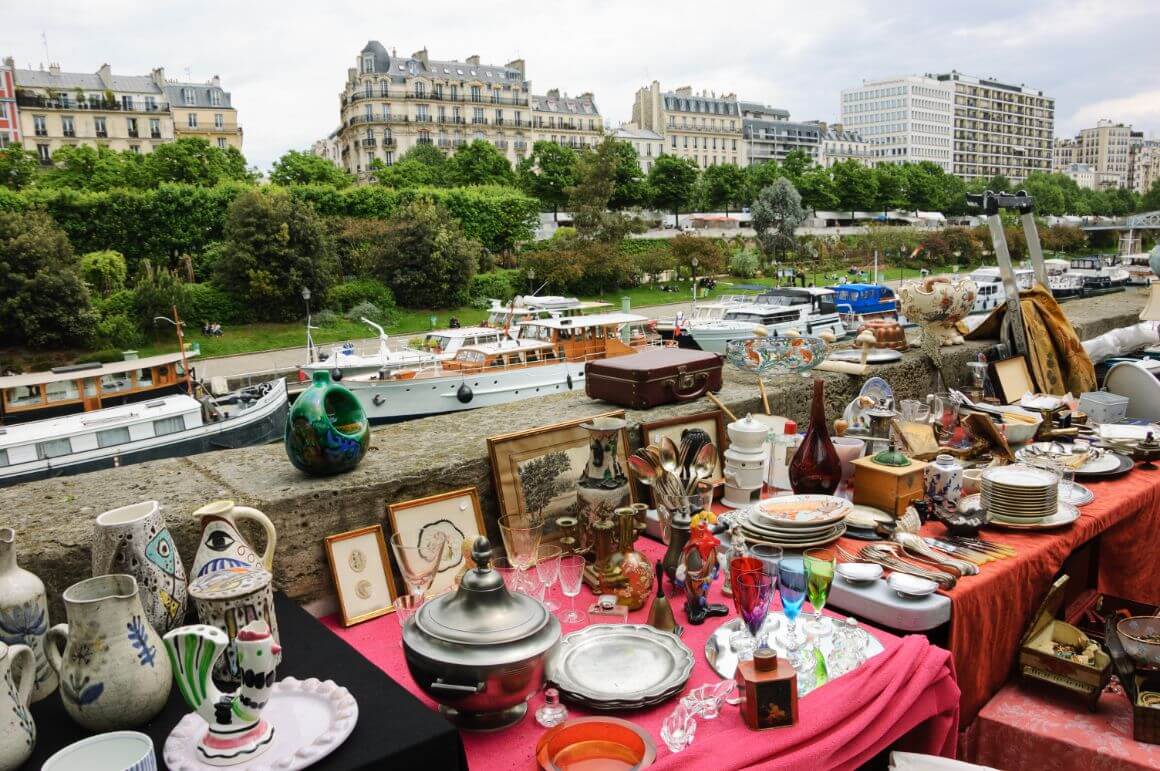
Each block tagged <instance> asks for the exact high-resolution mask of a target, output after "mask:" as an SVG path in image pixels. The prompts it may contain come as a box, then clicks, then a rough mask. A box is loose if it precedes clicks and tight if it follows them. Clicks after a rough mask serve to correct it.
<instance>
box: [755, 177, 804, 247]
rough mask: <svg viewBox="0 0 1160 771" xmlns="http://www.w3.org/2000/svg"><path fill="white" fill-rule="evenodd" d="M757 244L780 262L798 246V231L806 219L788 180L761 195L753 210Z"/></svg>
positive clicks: (780, 181)
mask: <svg viewBox="0 0 1160 771" xmlns="http://www.w3.org/2000/svg"><path fill="white" fill-rule="evenodd" d="M749 211H750V216H751V217H752V224H753V229H754V230H755V231H756V232H757V243H758V244H760V245H761V249H762V251H763V252H765V254H766V255H767V256H769V257H771V258H773V260H774V262H776V261H777V257H778V254H779V253H780V252H781V251H782V250H783V249H787V248H789V247H790V246H792V245H793V243H794V231H795V230H796V229H797V227H798V225H800V224H801V223H802V222H803V221H804V220H805V218H806V213H805V210H804V209H802V197H801V195H800V194H799V193H798V191H797V190H796V189H795V188H794V186H793V183H792V182H790V181H789V180H788V179H786V178H785V177H781V178H779V179H776V180H774V182H773V184H772V185H770V186H769V187H767V188H765V189H764V190H762V191H761V193H760V194H759V195H758V196H757V200H756V201H754V202H753V206H752V207H751V208H750V210H749Z"/></svg>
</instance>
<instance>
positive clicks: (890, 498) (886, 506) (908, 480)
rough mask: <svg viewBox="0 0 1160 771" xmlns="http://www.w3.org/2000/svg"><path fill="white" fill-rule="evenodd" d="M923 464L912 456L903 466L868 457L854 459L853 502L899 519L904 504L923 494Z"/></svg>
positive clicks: (902, 513)
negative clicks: (887, 463)
mask: <svg viewBox="0 0 1160 771" xmlns="http://www.w3.org/2000/svg"><path fill="white" fill-rule="evenodd" d="M924 469H926V464H925V463H924V462H922V461H920V460H914V459H913V458H911V460H910V463H909V464H907V465H905V466H887V465H884V464H881V463H878V462H876V461H875V460H874V458H873V457H871V456H866V457H863V458H855V459H854V503H856V504H860V505H864V506H873V507H874V508H876V509H882V510H883V511H886V512H889V513H890V514H892V515H894V518H895V519H901V518H902V516H903V515H904V514H906V507H907V506H909V505H910V504H911V503H913V502H914V501H916V500H918V499H919V498H921V497H922V496H923V494H924V493H923V473H924Z"/></svg>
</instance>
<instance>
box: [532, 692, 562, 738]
mask: <svg viewBox="0 0 1160 771" xmlns="http://www.w3.org/2000/svg"><path fill="white" fill-rule="evenodd" d="M567 719H568V708H567V707H565V706H564V705H563V704H561V703H560V692H559V691H557V690H556V689H555V688H549V689H547V690H546V691H544V704H543V706H541V707H540V708H539V709H537V710H536V722H537V723H539V724H540V725H542V726H543V727H544V728H551V727H552V726H557V725H560V724H561V723H563V722H564V721H565V720H567Z"/></svg>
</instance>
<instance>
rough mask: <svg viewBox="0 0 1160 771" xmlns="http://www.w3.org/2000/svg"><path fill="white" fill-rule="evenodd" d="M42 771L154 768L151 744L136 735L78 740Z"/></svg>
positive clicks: (116, 734) (124, 733)
mask: <svg viewBox="0 0 1160 771" xmlns="http://www.w3.org/2000/svg"><path fill="white" fill-rule="evenodd" d="M41 768H42V769H43V771H91V770H92V769H98V768H99V769H108V771H136V770H137V769H146V768H149V769H155V768H157V758H156V756H155V755H154V752H153V740H152V739H150V738H149V737H148V736H146V735H145V734H143V733H139V732H137V731H112V732H110V733H103V734H97V735H96V736H90V737H89V738H87V739H81V740H80V741H79V742H75V743H73V744H70V745H69V746H67V747H65V748H64V749H63V750H61V751H60V752H58V753H56V754H55V755H53V756H52V757H51V758H49V759H48V760H46V761H45V762H44V765H43V766H42V767H41Z"/></svg>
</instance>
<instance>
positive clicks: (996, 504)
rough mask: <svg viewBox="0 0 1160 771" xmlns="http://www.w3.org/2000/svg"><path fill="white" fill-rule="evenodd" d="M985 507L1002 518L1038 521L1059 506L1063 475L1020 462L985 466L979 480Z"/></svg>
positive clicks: (1031, 522)
mask: <svg viewBox="0 0 1160 771" xmlns="http://www.w3.org/2000/svg"><path fill="white" fill-rule="evenodd" d="M979 489H980V492H981V495H982V502H983V507H984V508H986V509H987V511H989V512H990V514H991V518H992V519H996V520H999V521H1002V522H1011V523H1018V524H1034V523H1036V522H1042V521H1043V520H1044V519H1046V518H1047V517H1050V516H1052V515H1053V514H1055V513H1056V512H1057V511H1058V510H1059V477H1057V476H1056V475H1055V474H1053V473H1051V472H1050V471H1047V470H1046V469H1040V468H1035V467H1034V466H1027V465H1024V464H1022V463H1017V464H1015V465H1013V466H996V467H994V468H989V469H987V470H985V471H984V472H983V474H982V476H981V477H980V480H979Z"/></svg>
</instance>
